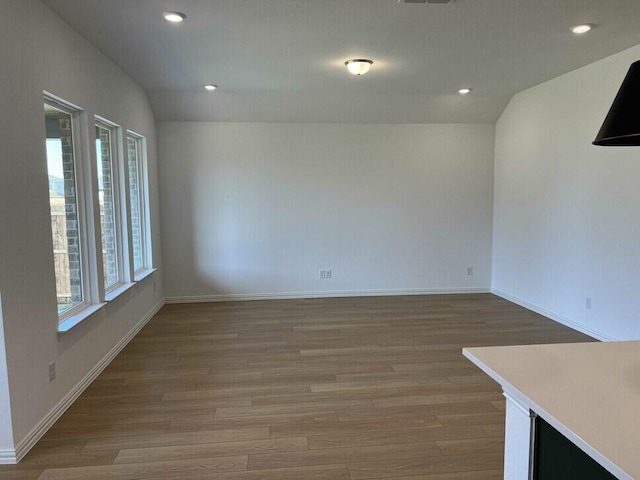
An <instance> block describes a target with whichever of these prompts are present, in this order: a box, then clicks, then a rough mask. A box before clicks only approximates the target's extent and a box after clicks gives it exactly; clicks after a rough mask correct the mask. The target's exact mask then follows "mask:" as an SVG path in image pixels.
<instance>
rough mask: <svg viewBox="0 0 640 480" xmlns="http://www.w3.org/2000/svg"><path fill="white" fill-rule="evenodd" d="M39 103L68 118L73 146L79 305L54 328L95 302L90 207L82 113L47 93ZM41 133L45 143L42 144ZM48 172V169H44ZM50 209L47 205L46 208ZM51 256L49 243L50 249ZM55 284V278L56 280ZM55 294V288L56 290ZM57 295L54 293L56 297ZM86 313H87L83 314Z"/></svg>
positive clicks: (85, 310) (66, 312)
mask: <svg viewBox="0 0 640 480" xmlns="http://www.w3.org/2000/svg"><path fill="white" fill-rule="evenodd" d="M43 104H44V105H49V106H50V107H53V108H55V109H57V110H60V111H61V112H63V113H66V114H67V115H69V116H70V117H71V139H72V146H73V165H74V174H75V179H74V180H75V192H76V208H77V220H76V221H77V225H78V248H79V258H80V279H81V291H82V302H80V303H78V304H77V305H74V306H73V307H71V308H69V309H68V310H65V311H64V312H61V313H59V314H58V328H59V329H60V327H61V325H63V324H64V323H65V322H66V323H68V322H70V321H73V319H74V318H77V317H83V318H84V317H85V315H90V314H91V313H93V312H92V311H91V310H93V309H92V307H93V306H94V304H95V303H96V302H94V300H95V285H94V282H93V275H94V271H93V270H94V269H92V268H91V267H92V265H91V260H90V256H91V254H90V238H89V236H90V235H89V229H88V225H89V219H88V212H89V211H90V209H91V207H90V205H89V204H88V195H87V192H86V182H85V178H86V177H85V175H86V171H85V162H84V158H85V153H86V151H85V142H84V141H83V138H84V134H83V133H84V130H83V123H84V122H83V116H84V114H85V111H84V110H83V109H82V108H80V107H78V106H77V105H74V104H72V103H71V102H68V101H66V100H63V99H61V98H59V97H57V96H55V95H52V94H50V93H48V92H43ZM46 138H47V137H46V132H45V141H46ZM45 161H47V162H48V156H47V153H46V152H45ZM47 172H48V168H47ZM50 208H51V206H50V205H49V209H50ZM51 251H52V253H53V243H52V249H51ZM56 281H57V279H56ZM56 292H57V287H56ZM56 295H57V294H56ZM87 312H89V313H87Z"/></svg>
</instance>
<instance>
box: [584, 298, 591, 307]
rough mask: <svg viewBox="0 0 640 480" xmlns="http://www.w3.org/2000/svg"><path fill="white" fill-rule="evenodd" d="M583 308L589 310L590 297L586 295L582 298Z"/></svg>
mask: <svg viewBox="0 0 640 480" xmlns="http://www.w3.org/2000/svg"><path fill="white" fill-rule="evenodd" d="M584 308H586V309H587V310H591V297H586V298H585V299H584Z"/></svg>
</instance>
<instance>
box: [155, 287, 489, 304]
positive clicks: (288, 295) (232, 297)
mask: <svg viewBox="0 0 640 480" xmlns="http://www.w3.org/2000/svg"><path fill="white" fill-rule="evenodd" d="M459 293H490V290H489V289H487V288H412V289H404V290H333V291H320V292H274V293H229V294H222V295H198V296H193V297H167V298H165V303H167V304H169V303H209V302H244V301H250V300H287V299H297V298H336V297H388V296H399V295H445V294H459Z"/></svg>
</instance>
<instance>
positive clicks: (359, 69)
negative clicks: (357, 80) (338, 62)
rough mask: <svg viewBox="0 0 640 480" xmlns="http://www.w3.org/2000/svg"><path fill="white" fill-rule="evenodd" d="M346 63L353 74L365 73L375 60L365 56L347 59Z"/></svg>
mask: <svg viewBox="0 0 640 480" xmlns="http://www.w3.org/2000/svg"><path fill="white" fill-rule="evenodd" d="M344 64H345V65H346V66H347V69H348V70H349V72H350V73H352V74H353V75H364V74H365V73H367V72H368V71H369V69H370V68H371V65H373V62H372V61H371V60H367V59H365V58H354V59H352V60H347V61H346V62H344Z"/></svg>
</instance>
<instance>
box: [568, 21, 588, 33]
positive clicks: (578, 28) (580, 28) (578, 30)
mask: <svg viewBox="0 0 640 480" xmlns="http://www.w3.org/2000/svg"><path fill="white" fill-rule="evenodd" d="M592 28H593V25H591V24H588V23H585V24H582V25H576V26H574V27H571V31H572V32H573V33H575V34H576V35H584V34H585V33H587V32H590V31H591V29H592Z"/></svg>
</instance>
